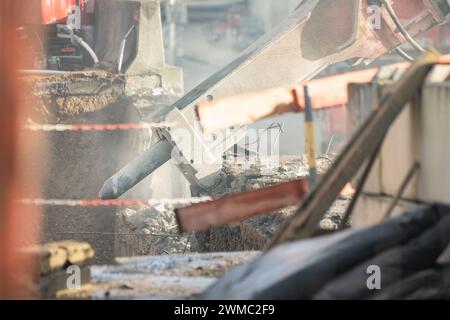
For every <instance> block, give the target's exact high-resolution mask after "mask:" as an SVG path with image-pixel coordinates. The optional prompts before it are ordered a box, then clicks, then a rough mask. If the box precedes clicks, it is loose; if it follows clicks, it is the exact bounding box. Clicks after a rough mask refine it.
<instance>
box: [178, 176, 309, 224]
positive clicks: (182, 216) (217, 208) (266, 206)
mask: <svg viewBox="0 0 450 320" xmlns="http://www.w3.org/2000/svg"><path fill="white" fill-rule="evenodd" d="M308 191H309V185H308V181H307V179H299V180H295V181H291V182H285V183H281V184H278V185H274V186H270V187H267V188H262V189H259V190H252V191H246V192H242V193H238V194H234V195H229V196H225V197H223V198H220V199H217V200H213V201H209V202H203V203H199V204H195V205H192V206H189V207H185V208H179V209H176V210H175V214H176V218H177V221H178V226H179V230H180V232H190V231H201V230H206V229H209V228H212V227H219V226H222V225H225V224H229V223H236V222H239V221H242V220H245V219H249V218H251V217H254V216H259V215H264V214H270V213H273V212H276V211H277V210H280V209H282V208H286V207H289V206H294V205H298V204H299V202H300V201H301V200H302V199H303V197H304V196H305V195H306V194H307V193H308Z"/></svg>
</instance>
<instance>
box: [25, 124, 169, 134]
mask: <svg viewBox="0 0 450 320" xmlns="http://www.w3.org/2000/svg"><path fill="white" fill-rule="evenodd" d="M173 126H175V124H174V123H169V122H142V123H118V124H34V123H33V124H28V125H26V126H25V129H26V130H30V131H45V132H51V131H56V132H64V131H116V130H123V131H125V130H143V129H157V128H159V129H162V128H169V127H173Z"/></svg>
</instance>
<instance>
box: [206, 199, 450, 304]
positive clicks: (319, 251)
mask: <svg viewBox="0 0 450 320" xmlns="http://www.w3.org/2000/svg"><path fill="white" fill-rule="evenodd" d="M448 213H450V208H449V207H447V206H441V205H433V206H427V207H422V208H419V209H417V210H415V211H411V212H407V213H405V214H403V215H401V216H399V217H396V218H393V219H390V220H388V221H385V222H383V223H381V224H378V225H376V226H373V227H370V228H365V229H361V230H348V231H344V232H340V233H337V234H333V235H329V236H324V237H320V238H315V239H308V240H302V241H297V242H293V243H288V244H284V245H281V246H278V247H276V248H274V249H272V250H270V251H268V252H267V253H264V254H263V255H261V256H260V257H258V258H257V259H255V260H254V261H252V262H250V263H247V264H244V265H242V266H240V267H238V268H236V269H234V270H232V271H231V272H229V273H228V274H226V275H225V276H224V277H223V278H222V279H221V280H219V281H218V282H216V283H215V284H214V285H212V286H211V287H210V288H209V289H207V290H206V291H205V293H204V294H203V295H202V296H201V297H202V298H204V299H311V298H312V297H314V295H315V294H317V293H318V292H319V291H320V290H321V289H322V288H323V287H324V286H326V285H327V284H330V283H331V282H332V281H333V280H335V279H337V278H338V277H339V276H341V275H344V274H345V273H346V272H348V271H349V270H351V269H352V268H353V267H354V266H357V265H359V264H361V263H363V262H364V261H366V260H369V259H372V258H373V257H374V256H377V255H379V254H381V253H383V252H386V251H388V250H390V249H391V248H395V247H398V246H400V245H405V244H407V243H408V242H410V241H411V240H412V239H415V238H417V237H419V236H420V235H421V234H422V233H424V232H425V231H427V230H428V229H430V228H437V226H436V224H438V223H439V222H440V221H441V219H442V218H443V217H446V216H447V215H448ZM443 221H444V220H443ZM445 221H446V222H447V221H448V219H446V220H445ZM438 226H440V227H446V226H447V224H446V223H443V224H442V223H441V224H439V225H438ZM443 240H445V239H443ZM416 243H418V244H421V245H422V242H421V241H419V242H416ZM424 246H425V247H426V245H424ZM441 246H443V244H441V245H439V248H441ZM411 249H412V250H415V248H414V247H412V248H411ZM435 251H438V250H435V249H433V252H435ZM410 254H411V255H412V256H414V252H411V253H410ZM367 277H368V276H367V274H366V278H365V279H364V282H363V284H364V285H366V280H367ZM347 287H348V289H349V290H350V287H349V286H347Z"/></svg>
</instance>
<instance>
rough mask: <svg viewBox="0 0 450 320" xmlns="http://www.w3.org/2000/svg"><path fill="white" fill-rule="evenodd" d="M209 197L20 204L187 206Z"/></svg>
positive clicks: (30, 200) (34, 200) (28, 201)
mask: <svg viewBox="0 0 450 320" xmlns="http://www.w3.org/2000/svg"><path fill="white" fill-rule="evenodd" d="M209 200H211V198H210V197H197V198H180V199H149V200H100V199H80V200H74V199H20V200H19V201H20V202H21V203H22V204H26V205H36V206H66V207H132V206H157V205H161V204H163V205H172V206H177V205H189V204H194V203H200V202H206V201H209Z"/></svg>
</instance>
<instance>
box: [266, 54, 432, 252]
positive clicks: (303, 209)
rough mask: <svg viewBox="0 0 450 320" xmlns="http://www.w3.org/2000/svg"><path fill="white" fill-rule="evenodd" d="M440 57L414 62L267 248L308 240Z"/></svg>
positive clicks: (423, 58)
mask: <svg viewBox="0 0 450 320" xmlns="http://www.w3.org/2000/svg"><path fill="white" fill-rule="evenodd" d="M438 60H439V55H438V54H437V53H436V52H434V51H428V52H427V53H425V54H424V55H423V56H422V58H421V59H419V60H418V61H417V62H415V63H414V64H413V65H412V66H411V67H410V68H409V69H408V70H407V71H406V72H405V73H404V74H403V75H402V77H401V78H400V80H399V81H398V82H397V83H395V84H394V85H393V87H392V90H391V91H390V92H389V93H388V94H386V95H385V96H384V97H383V99H382V100H381V101H382V102H381V103H380V105H379V107H378V108H377V109H376V110H375V111H374V112H373V113H372V116H371V117H369V119H368V120H367V121H366V122H365V123H364V124H363V125H362V126H361V127H360V129H359V131H358V132H356V134H355V135H354V136H353V139H352V140H351V141H350V142H349V144H348V146H347V147H346V149H345V150H344V151H343V153H342V154H341V155H340V157H339V158H338V159H337V161H336V162H335V164H334V165H333V166H332V167H331V168H330V170H329V171H328V172H327V173H326V175H325V176H324V178H323V179H322V180H321V181H320V183H319V184H318V185H317V186H316V188H315V189H314V190H313V191H312V192H311V193H310V195H309V196H308V197H307V198H306V199H305V201H304V202H303V203H302V205H301V206H300V208H299V209H298V210H297V212H296V214H295V215H294V216H293V217H292V218H291V219H289V220H288V221H287V222H286V224H285V225H284V226H283V227H282V229H281V230H280V232H279V234H278V235H277V236H276V237H275V238H274V240H273V241H272V243H271V244H270V247H273V246H275V245H278V244H280V243H283V242H286V241H294V240H296V239H299V238H306V237H310V236H311V235H312V234H314V232H315V231H316V229H317V226H318V223H319V221H320V219H321V218H322V216H323V214H324V213H325V212H326V210H327V209H328V208H329V207H330V206H331V204H332V203H333V202H334V200H335V199H336V197H337V195H338V194H339V192H340V190H342V188H343V187H344V186H345V184H346V183H347V182H349V181H350V179H351V178H352V177H353V176H354V175H355V174H356V173H357V171H358V170H359V168H360V167H361V165H362V164H363V162H364V160H366V159H367V157H368V156H369V155H370V154H372V153H373V152H374V150H375V148H377V146H378V145H379V144H380V143H381V141H382V139H383V137H384V136H385V134H386V132H387V131H388V130H389V128H390V126H391V125H392V123H393V122H394V121H395V119H396V118H397V116H398V115H399V114H400V112H401V111H402V110H403V108H404V106H405V104H406V103H407V102H408V101H409V100H410V99H411V98H412V97H413V96H414V94H416V93H417V91H418V90H419V88H420V87H421V86H422V83H423V81H424V80H425V78H426V76H427V74H428V73H429V71H430V70H431V68H432V66H433V64H435V63H437V62H438Z"/></svg>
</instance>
